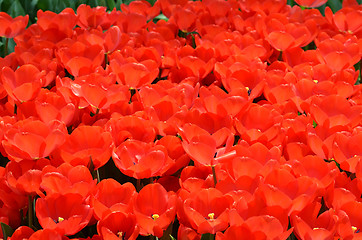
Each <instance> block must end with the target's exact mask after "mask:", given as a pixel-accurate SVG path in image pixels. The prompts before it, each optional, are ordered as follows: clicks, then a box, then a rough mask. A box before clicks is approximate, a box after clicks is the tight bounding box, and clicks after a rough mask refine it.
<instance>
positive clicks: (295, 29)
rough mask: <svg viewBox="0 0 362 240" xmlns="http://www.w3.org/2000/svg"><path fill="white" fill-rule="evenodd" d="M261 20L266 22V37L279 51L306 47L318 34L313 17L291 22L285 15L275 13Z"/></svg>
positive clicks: (264, 29)
mask: <svg viewBox="0 0 362 240" xmlns="http://www.w3.org/2000/svg"><path fill="white" fill-rule="evenodd" d="M260 21H262V22H263V23H264V24H265V27H264V28H263V31H264V35H265V39H266V40H267V41H268V42H269V43H270V45H272V46H273V47H274V48H275V49H277V50H278V51H285V50H287V49H291V48H296V47H304V46H306V45H308V44H309V43H310V42H311V41H313V40H314V38H315V36H316V34H317V24H316V23H315V21H314V20H312V19H308V20H306V21H305V22H303V23H298V22H291V21H290V20H289V19H288V18H287V17H286V16H285V15H282V14H273V15H270V16H268V17H266V18H264V19H262V20H260Z"/></svg>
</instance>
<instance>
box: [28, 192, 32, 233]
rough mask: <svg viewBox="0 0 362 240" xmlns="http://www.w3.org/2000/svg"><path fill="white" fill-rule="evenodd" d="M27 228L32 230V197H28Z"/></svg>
mask: <svg viewBox="0 0 362 240" xmlns="http://www.w3.org/2000/svg"><path fill="white" fill-rule="evenodd" d="M28 226H29V227H30V228H33V197H32V196H31V195H29V196H28Z"/></svg>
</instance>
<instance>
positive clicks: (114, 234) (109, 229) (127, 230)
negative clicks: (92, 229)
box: [97, 211, 139, 240]
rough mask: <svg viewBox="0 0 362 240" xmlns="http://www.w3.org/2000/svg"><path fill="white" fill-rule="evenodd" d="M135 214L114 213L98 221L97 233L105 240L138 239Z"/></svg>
mask: <svg viewBox="0 0 362 240" xmlns="http://www.w3.org/2000/svg"><path fill="white" fill-rule="evenodd" d="M136 223H137V222H136V218H135V216H134V215H133V214H127V213H123V212H118V211H112V212H111V213H110V214H108V215H106V216H105V217H104V218H102V219H101V220H99V221H98V224H97V231H98V233H99V235H100V236H101V237H102V239H103V240H116V239H130V240H132V239H136V238H137V236H138V233H139V229H138V227H137V226H136Z"/></svg>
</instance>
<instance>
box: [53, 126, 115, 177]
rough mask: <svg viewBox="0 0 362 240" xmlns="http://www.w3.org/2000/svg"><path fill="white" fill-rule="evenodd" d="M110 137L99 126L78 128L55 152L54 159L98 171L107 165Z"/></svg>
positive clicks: (110, 146)
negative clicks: (92, 167) (58, 158)
mask: <svg viewBox="0 0 362 240" xmlns="http://www.w3.org/2000/svg"><path fill="white" fill-rule="evenodd" d="M112 146H113V142H112V137H111V134H110V133H109V132H106V131H104V130H103V128H101V127H99V126H79V127H77V128H76V129H75V130H74V131H73V132H72V134H71V135H69V136H68V137H67V139H66V141H65V142H64V144H63V145H62V146H61V147H60V148H59V149H58V150H57V152H56V154H55V155H56V157H60V159H62V160H63V161H64V162H67V163H70V164H71V165H73V166H76V165H83V166H90V165H92V164H93V166H94V169H95V170H96V169H98V168H100V167H101V166H103V165H104V164H106V163H107V161H108V160H109V158H110V156H111V151H112Z"/></svg>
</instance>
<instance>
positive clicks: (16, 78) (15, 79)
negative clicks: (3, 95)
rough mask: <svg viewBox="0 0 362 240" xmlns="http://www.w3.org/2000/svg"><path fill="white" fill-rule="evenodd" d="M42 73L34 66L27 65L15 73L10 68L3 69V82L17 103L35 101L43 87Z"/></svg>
mask: <svg viewBox="0 0 362 240" xmlns="http://www.w3.org/2000/svg"><path fill="white" fill-rule="evenodd" d="M43 76H44V72H41V71H39V70H38V68H36V67H35V66H34V65H31V64H27V65H23V66H21V67H20V68H18V69H16V70H15V71H13V70H12V69H11V68H9V67H4V68H3V69H2V82H3V85H4V88H5V90H6V92H7V93H8V95H9V96H10V97H11V98H12V99H13V100H15V101H18V102H27V101H30V100H33V99H34V98H35V97H36V96H37V94H38V93H39V91H40V88H41V87H42V86H43V80H42V77H43Z"/></svg>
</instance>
